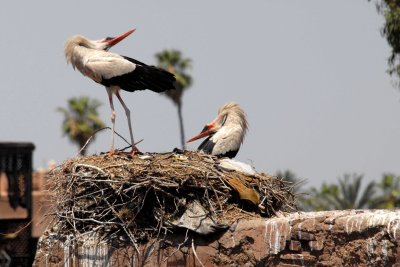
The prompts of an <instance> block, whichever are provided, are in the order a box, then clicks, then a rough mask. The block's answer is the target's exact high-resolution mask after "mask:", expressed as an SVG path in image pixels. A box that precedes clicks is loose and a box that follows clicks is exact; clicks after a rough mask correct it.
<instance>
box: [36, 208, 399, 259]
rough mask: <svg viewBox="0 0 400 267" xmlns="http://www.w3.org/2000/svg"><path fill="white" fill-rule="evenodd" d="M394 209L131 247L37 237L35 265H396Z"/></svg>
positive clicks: (259, 223)
mask: <svg viewBox="0 0 400 267" xmlns="http://www.w3.org/2000/svg"><path fill="white" fill-rule="evenodd" d="M399 225H400V210H347V211H325V212H308V213H293V214H288V215H286V216H283V215H282V216H278V217H275V218H272V219H254V220H239V221H238V222H237V223H236V224H234V225H232V227H231V228H230V229H229V230H228V231H226V232H224V233H223V234H221V235H220V236H215V237H212V238H202V237H199V236H190V235H185V234H184V233H181V234H175V235H172V236H170V237H168V238H167V240H165V241H164V242H162V243H158V242H156V243H153V244H151V245H149V244H148V245H146V246H141V247H139V248H138V249H139V250H140V251H141V255H142V256H141V257H138V256H137V254H136V253H135V252H134V251H135V250H134V249H133V247H121V248H115V247H114V248H113V247H112V246H111V245H110V244H96V243H90V244H88V243H86V244H83V245H81V246H80V247H78V248H77V249H71V248H69V247H68V246H62V245H59V246H57V245H54V246H52V250H51V251H48V250H47V251H46V249H45V247H46V246H45V244H49V241H50V236H51V234H50V235H49V233H45V235H44V236H42V240H41V243H40V244H39V246H40V247H39V249H38V253H37V255H36V260H35V265H36V266H46V265H47V266H68V265H69V266H76V265H78V263H79V266H132V265H134V266H135V265H137V266H143V265H144V266H202V265H203V266H400V246H399V241H398V240H399V238H398V237H399V235H400V227H399ZM50 243H52V242H50Z"/></svg>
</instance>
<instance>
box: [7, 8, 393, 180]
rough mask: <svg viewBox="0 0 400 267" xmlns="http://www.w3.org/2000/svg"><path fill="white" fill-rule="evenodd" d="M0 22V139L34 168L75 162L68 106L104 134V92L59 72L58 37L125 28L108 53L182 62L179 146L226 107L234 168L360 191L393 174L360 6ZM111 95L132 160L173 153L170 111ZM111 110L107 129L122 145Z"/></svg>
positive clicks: (95, 13) (160, 102)
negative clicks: (235, 123)
mask: <svg viewBox="0 0 400 267" xmlns="http://www.w3.org/2000/svg"><path fill="white" fill-rule="evenodd" d="M22 6H23V7H22ZM0 25H1V26H0V35H1V38H0V51H1V61H0V75H1V76H0V78H1V100H2V101H1V104H0V127H1V131H0V141H30V142H33V143H34V144H35V145H36V150H35V151H34V166H35V168H39V167H41V166H46V165H47V162H48V161H50V160H55V161H56V162H57V163H61V162H62V161H63V160H65V159H67V158H70V157H73V156H75V155H76V152H77V147H76V146H75V145H73V144H72V143H70V142H69V140H68V139H67V138H66V137H63V136H62V132H61V121H62V115H61V114H60V113H57V112H56V108H57V107H59V106H66V102H67V99H68V98H70V97H73V96H80V95H89V96H91V97H94V98H97V99H98V100H100V101H101V102H103V103H104V105H103V106H102V107H101V109H100V112H101V116H102V118H103V119H104V121H105V122H106V123H107V124H108V125H110V120H109V118H110V109H109V106H108V102H107V94H106V90H105V89H104V87H102V86H101V85H98V84H96V83H94V82H93V81H91V80H90V79H88V78H86V77H83V76H82V75H81V74H80V73H79V72H77V71H73V69H72V67H71V66H68V65H67V64H66V62H65V58H64V53H63V50H64V43H65V41H66V39H67V38H68V37H70V36H71V35H74V34H82V35H85V36H87V37H88V38H91V39H100V38H103V37H106V36H115V35H118V34H121V33H123V32H125V31H127V30H129V29H131V28H136V29H137V30H136V32H135V33H133V34H132V35H131V36H129V37H128V38H127V39H125V40H124V41H123V42H121V43H119V44H118V45H117V46H115V47H114V48H113V49H112V51H114V52H117V53H120V54H123V55H127V56H130V57H133V58H136V59H138V60H140V61H143V62H145V63H148V64H154V63H155V59H154V54H155V53H156V52H158V51H160V50H162V49H165V48H176V49H180V50H181V51H182V52H183V53H184V55H185V56H187V57H190V58H192V60H193V69H192V71H191V73H192V75H193V77H194V84H193V86H192V87H191V88H190V90H188V91H187V92H186V93H185V95H184V103H183V105H184V107H183V111H184V120H185V130H186V137H187V138H188V137H191V136H193V135H196V134H198V133H199V131H200V130H201V129H202V127H203V126H204V124H205V123H207V122H209V121H211V120H212V119H213V118H214V117H215V115H216V113H217V110H218V108H219V106H221V105H222V104H224V103H225V102H227V101H232V100H233V101H236V102H238V103H240V104H241V106H242V107H243V108H244V109H245V111H246V112H247V114H248V120H249V123H250V131H249V133H248V135H247V137H246V139H245V142H244V145H243V146H242V148H241V150H240V151H239V154H238V157H237V158H238V159H239V160H241V161H244V162H249V163H252V164H253V165H254V166H255V167H256V169H257V170H258V171H264V172H268V173H275V172H276V171H277V170H285V169H290V170H292V171H294V172H295V173H296V174H297V175H298V176H300V177H301V178H305V179H308V182H309V185H316V186H319V184H320V183H321V182H323V181H330V182H333V181H336V178H337V177H338V176H340V175H342V174H343V173H346V172H350V173H352V172H357V173H361V174H365V177H366V178H367V180H368V181H369V180H373V179H380V178H381V175H382V173H383V172H394V173H397V174H400V164H399V151H400V124H399V120H400V101H399V100H400V91H398V90H396V89H394V88H393V87H392V85H391V79H390V77H389V76H388V75H387V74H386V73H385V71H386V69H387V63H386V59H387V57H388V56H389V52H390V49H389V47H388V45H387V42H386V40H385V39H384V38H382V37H381V35H380V29H381V27H382V25H383V18H381V16H379V15H378V14H377V13H376V10H375V6H374V5H373V4H371V3H368V2H367V1H366V0H353V1H349V0H335V1H320V0H313V1H311V0H310V1H267V0H262V1H261V0H259V1H257V0H254V1H232V0H229V1H228V0H225V1H196V2H195V1H183V0H182V1H118V2H117V1H99V0H98V1H63V2H60V1H49V0H48V1H25V2H24V3H21V2H20V1H6V2H5V3H3V4H2V7H1V9H0ZM122 94H123V97H124V99H125V101H126V103H127V104H128V106H129V107H130V108H131V110H132V114H133V128H134V129H133V130H134V136H135V138H136V140H139V139H142V138H143V139H144V141H143V142H142V143H141V144H140V145H139V148H140V149H141V150H142V151H151V152H165V151H170V150H172V149H173V148H174V147H177V146H179V129H178V119H177V113H176V108H175V107H174V106H173V104H172V102H171V101H169V100H168V99H166V98H165V97H163V96H161V95H158V94H156V93H153V92H151V91H142V92H135V93H132V94H131V93H126V92H123V93H122ZM116 107H117V125H116V130H117V131H118V132H119V133H121V134H122V135H124V136H125V137H126V138H128V137H129V133H128V127H127V123H126V118H125V114H124V112H123V110H122V108H121V107H120V105H119V104H116ZM117 140H118V142H117V147H123V146H125V144H124V142H122V141H121V140H120V139H117ZM199 143H200V142H196V143H191V144H190V146H189V148H190V149H195V148H196V147H197V146H198V145H199ZM109 146H110V132H109V131H107V132H102V133H100V134H99V135H98V137H97V140H96V142H94V143H93V144H92V145H91V146H90V148H89V152H90V153H99V152H101V151H106V150H108V149H109Z"/></svg>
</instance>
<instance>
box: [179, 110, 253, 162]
mask: <svg viewBox="0 0 400 267" xmlns="http://www.w3.org/2000/svg"><path fill="white" fill-rule="evenodd" d="M246 131H247V120H246V113H245V112H244V111H243V109H242V108H241V107H240V106H239V105H238V104H236V103H233V102H230V103H227V104H225V105H223V106H222V107H220V109H219V111H218V116H217V117H216V118H215V119H214V120H213V121H212V122H210V123H209V124H207V125H206V126H205V127H204V128H203V130H202V131H201V133H200V134H199V135H196V136H195V137H193V138H191V139H189V140H188V141H187V142H192V141H194V140H197V139H199V138H202V137H206V136H208V138H207V139H205V140H204V141H203V142H202V143H201V144H200V146H199V148H198V150H200V151H203V152H205V153H207V154H211V155H216V156H221V157H229V158H234V157H235V156H236V154H237V153H238V151H239V148H240V145H241V144H242V143H243V139H244V136H245V135H246Z"/></svg>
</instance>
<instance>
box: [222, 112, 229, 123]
mask: <svg viewBox="0 0 400 267" xmlns="http://www.w3.org/2000/svg"><path fill="white" fill-rule="evenodd" d="M226 118H228V114H226V115H225V116H224V117H223V118H222V120H221V125H224V124H225V121H226Z"/></svg>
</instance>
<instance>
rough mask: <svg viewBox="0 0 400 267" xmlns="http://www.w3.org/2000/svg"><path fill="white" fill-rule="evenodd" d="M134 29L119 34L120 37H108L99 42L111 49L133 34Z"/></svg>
mask: <svg viewBox="0 0 400 267" xmlns="http://www.w3.org/2000/svg"><path fill="white" fill-rule="evenodd" d="M135 30H136V29H132V30H130V31H127V32H126V33H123V34H121V35H120V36H117V37H108V38H105V39H103V40H101V42H102V43H107V45H108V47H112V46H114V45H116V44H118V43H119V42H121V41H122V40H123V39H125V38H126V37H128V36H129V35H130V34H131V33H133V32H134V31H135Z"/></svg>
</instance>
